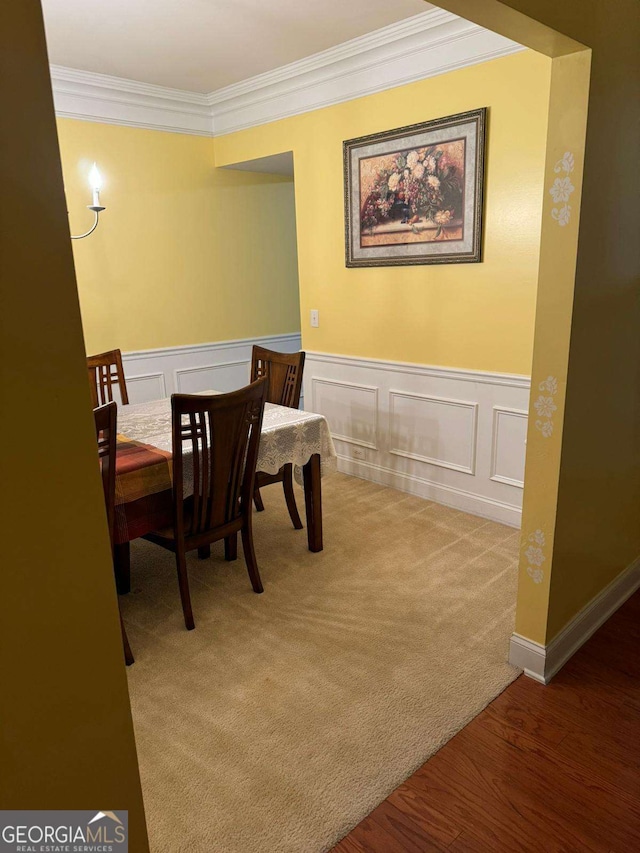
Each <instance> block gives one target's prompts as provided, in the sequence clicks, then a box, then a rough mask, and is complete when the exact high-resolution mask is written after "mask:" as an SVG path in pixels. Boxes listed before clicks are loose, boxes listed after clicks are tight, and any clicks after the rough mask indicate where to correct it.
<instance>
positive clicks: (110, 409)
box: [93, 402, 134, 666]
mask: <svg viewBox="0 0 640 853" xmlns="http://www.w3.org/2000/svg"><path fill="white" fill-rule="evenodd" d="M117 409H118V407H117V405H116V404H115V403H113V402H111V403H106V404H105V405H104V406H100V407H99V408H97V409H94V410H93V414H94V418H95V423H96V437H97V440H98V458H99V459H100V469H101V473H102V489H103V491H104V502H105V506H106V510H107V524H108V526H109V538H110V541H111V558H112V560H113V542H114V531H115V515H116V436H117V432H116V417H117V415H116V413H117ZM114 579H115V575H114ZM119 608H120V605H119V604H118V609H119ZM120 630H121V631H122V645H123V646H124V659H125V663H126V664H127V666H130V665H131V664H132V663H133V662H134V658H133V654H132V653H131V646H130V645H129V638H128V637H127V632H126V631H125V628H124V622H123V621H122V614H120Z"/></svg>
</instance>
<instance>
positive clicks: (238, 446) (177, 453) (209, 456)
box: [171, 379, 267, 537]
mask: <svg viewBox="0 0 640 853" xmlns="http://www.w3.org/2000/svg"><path fill="white" fill-rule="evenodd" d="M266 386H267V383H266V380H265V379H260V380H258V381H256V382H253V383H252V384H251V385H248V386H247V387H246V388H242V389H240V390H239V391H233V392H231V393H230V394H216V395H215V396H203V395H201V394H173V395H172V397H171V409H172V425H173V426H172V432H173V469H174V470H173V490H174V511H175V519H174V524H175V532H176V536H185V537H189V536H197V535H199V534H201V533H204V532H206V531H209V530H213V529H214V528H217V527H221V526H223V525H225V524H228V523H229V522H231V521H235V520H237V519H238V518H239V517H240V515H241V512H242V507H243V506H247V505H250V503H251V499H252V496H253V485H254V480H255V471H256V462H257V458H258V447H259V442H260V430H261V427H262V415H263V411H264V402H265V393H266ZM185 442H187V443H189V444H190V445H191V464H192V471H191V475H190V485H191V492H192V493H191V496H190V498H189V499H188V500H187V502H186V504H185V501H184V494H185V490H184V473H185V460H184V454H183V444H184V443H185ZM247 502H248V503H247Z"/></svg>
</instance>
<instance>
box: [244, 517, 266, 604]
mask: <svg viewBox="0 0 640 853" xmlns="http://www.w3.org/2000/svg"><path fill="white" fill-rule="evenodd" d="M242 549H243V551H244V560H245V563H246V564H247V571H248V572H249V578H250V579H251V586H252V587H253V591H254V592H264V587H263V586H262V581H261V580H260V572H259V571H258V562H257V560H256V552H255V551H254V549H253V528H252V525H251V512H249V513H247V516H246V518H245V522H244V525H243V526H242Z"/></svg>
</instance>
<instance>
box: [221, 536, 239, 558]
mask: <svg viewBox="0 0 640 853" xmlns="http://www.w3.org/2000/svg"><path fill="white" fill-rule="evenodd" d="M224 558H225V560H229V561H231V560H237V559H238V534H237V533H233V534H232V535H231V536H227V538H226V539H225V540H224Z"/></svg>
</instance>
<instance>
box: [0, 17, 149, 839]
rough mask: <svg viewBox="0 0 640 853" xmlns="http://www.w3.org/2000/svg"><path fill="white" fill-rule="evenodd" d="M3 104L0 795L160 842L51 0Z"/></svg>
mask: <svg viewBox="0 0 640 853" xmlns="http://www.w3.org/2000/svg"><path fill="white" fill-rule="evenodd" d="M16 81H19V85H17V82H16ZM0 114H1V115H2V116H3V118H2V120H1V121H2V132H1V133H0V138H1V140H2V141H1V143H0V148H1V151H2V156H1V157H0V185H1V186H2V192H1V193H0V222H1V227H0V257H1V258H2V264H1V267H0V274H1V276H2V280H1V282H0V284H1V292H2V300H1V303H2V307H1V310H0V328H1V339H0V340H1V347H2V351H1V358H0V362H1V364H2V371H1V374H0V395H1V402H0V410H1V411H2V417H1V418H0V433H1V435H0V471H1V474H0V476H1V479H2V484H3V504H2V557H1V560H2V593H1V594H0V731H1V736H0V806H1V807H2V808H3V809H37V808H46V809H94V810H97V809H100V808H110V809H116V810H118V809H127V810H128V811H129V827H130V835H131V842H130V846H129V850H131V851H132V853H148V849H149V848H148V844H147V835H146V828H145V823H144V809H143V803H142V793H141V790H140V779H139V775H138V766H137V759H136V748H135V743H134V737H133V726H132V721H131V710H130V707H129V697H128V692H127V681H126V674H125V667H124V660H123V652H122V640H121V636H120V623H119V620H118V607H117V603H116V592H115V584H114V578H113V566H112V564H111V553H110V545H109V537H108V532H107V524H106V517H105V511H104V499H103V496H102V487H101V482H100V476H99V471H98V457H97V450H96V439H95V426H94V423H93V415H92V412H91V401H90V395H89V387H88V383H87V371H86V363H85V353H84V345H83V339H82V328H81V324H80V312H79V307H78V295H77V291H76V283H75V278H74V274H73V261H72V255H71V247H70V244H69V233H68V226H67V217H66V212H65V203H64V195H63V188H62V173H61V170H60V159H59V154H58V146H57V144H56V127H55V120H54V112H53V101H52V97H51V84H50V80H49V69H48V64H47V52H46V47H45V40H44V28H43V24H42V13H41V9H40V2H39V0H5V2H3V3H2V4H1V5H0Z"/></svg>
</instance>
